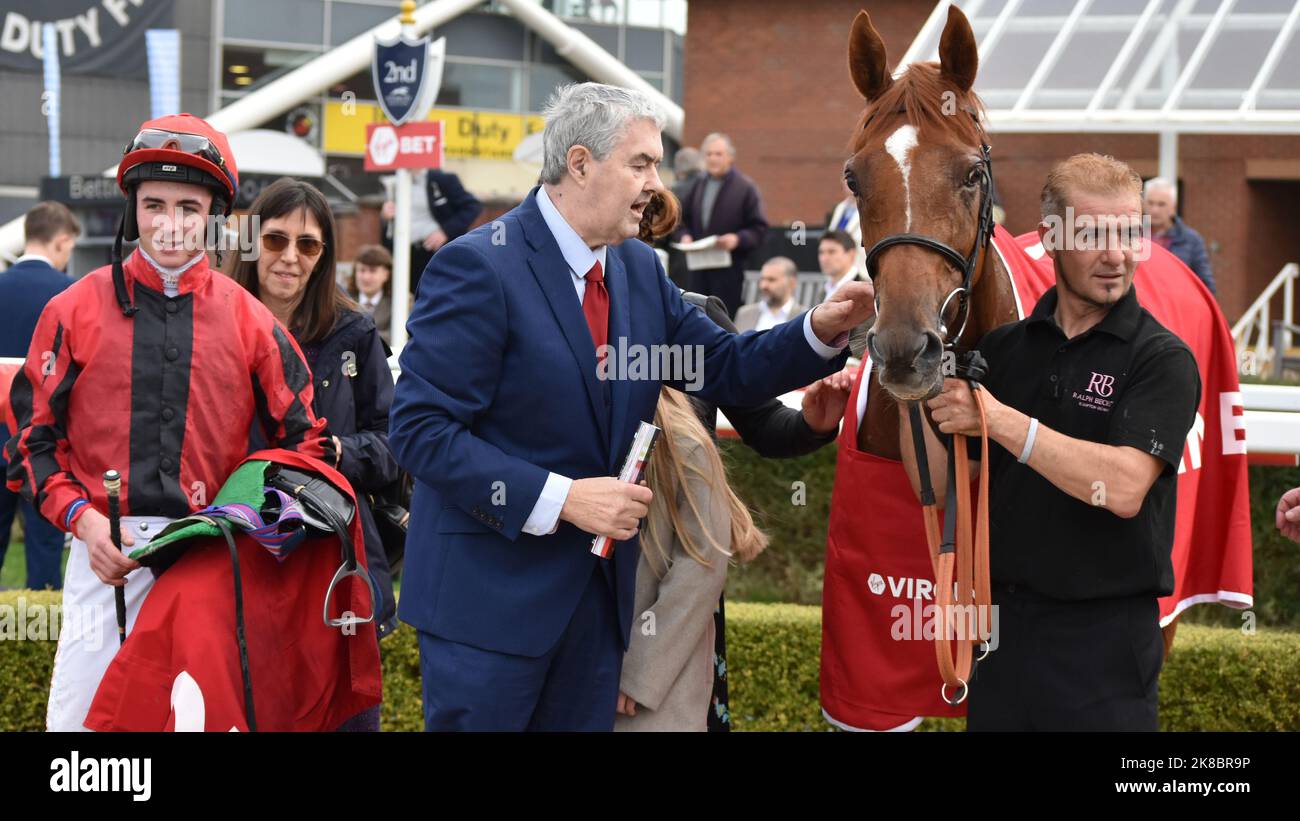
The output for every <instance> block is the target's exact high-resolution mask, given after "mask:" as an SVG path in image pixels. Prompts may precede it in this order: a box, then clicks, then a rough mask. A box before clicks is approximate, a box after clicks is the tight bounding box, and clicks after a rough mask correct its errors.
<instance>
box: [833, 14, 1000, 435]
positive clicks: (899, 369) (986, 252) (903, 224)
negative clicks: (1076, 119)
mask: <svg viewBox="0 0 1300 821" xmlns="http://www.w3.org/2000/svg"><path fill="white" fill-rule="evenodd" d="M978 65H979V54H978V51H977V48H976V43H975V35H974V34H973V33H972V31H971V27H970V23H969V22H967V20H966V16H965V15H964V14H962V12H961V10H960V9H958V8H957V7H956V6H951V7H949V9H948V23H947V25H946V26H945V27H944V30H943V36H942V37H941V39H940V41H939V62H938V64H935V63H914V64H912V65H910V66H908V68H907V70H906V72H904V73H903V74H902V76H900V77H899V78H898V79H893V78H892V77H891V76H890V74H889V70H888V68H887V67H886V55H885V44H884V41H883V40H881V38H880V35H879V34H878V33H877V32H876V30H875V28H874V27H873V26H872V25H871V19H870V17H868V15H867V13H866V12H865V11H863V12H858V16H857V19H855V20H854V21H853V29H852V33H851V34H850V36H849V69H850V72H851V74H852V77H853V82H854V84H855V85H856V86H857V88H858V91H859V92H861V93H862V96H863V97H864V98H865V99H866V103H867V106H866V110H865V111H864V112H863V114H862V118H861V120H860V121H859V123H858V129H857V133H856V135H855V136H854V139H853V143H852V151H853V156H852V157H851V158H850V159H849V161H848V162H847V163H846V164H845V172H844V173H845V180H846V181H847V183H848V185H849V188H850V189H851V190H852V191H853V193H854V194H855V195H856V196H857V200H858V214H859V216H860V222H861V225H862V244H863V246H864V247H866V248H869V249H870V248H873V246H875V245H876V243H877V242H879V241H880V240H882V239H885V238H886V237H892V236H895V235H899V234H905V235H913V236H919V237H923V238H928V239H931V240H937V241H938V242H940V243H943V244H944V245H946V246H948V247H949V248H950V249H953V250H955V251H956V252H957V254H959V255H960V256H962V257H966V256H968V255H969V254H971V253H973V252H974V249H976V248H977V244H978V240H979V236H978V234H979V223H980V210H981V206H982V205H983V202H982V199H983V198H985V197H988V196H991V192H990V190H989V185H988V184H987V183H984V181H983V175H984V174H986V173H988V169H987V167H986V165H985V156H984V153H983V148H984V146H986V145H987V144H988V136H987V135H986V134H985V133H984V129H983V126H982V125H981V123H980V121H979V117H980V114H981V112H982V107H981V105H980V102H979V99H978V98H977V97H976V96H975V94H974V93H973V92H972V91H971V86H972V85H973V84H974V82H975V72H976V69H977V67H978ZM982 183H984V184H982ZM978 256H979V257H980V259H978V260H976V265H975V271H974V276H973V277H972V281H971V282H970V293H969V294H966V295H965V296H964V300H965V302H966V304H965V305H964V306H963V305H962V304H961V303H962V301H963V297H961V296H960V295H959V296H958V298H954V299H950V298H949V297H950V296H951V295H953V293H954V291H955V290H957V289H959V288H961V286H962V285H963V272H962V271H961V270H960V269H959V268H958V267H957V265H956V262H957V260H954V259H951V258H950V257H949V256H945V255H944V254H942V253H938V252H936V250H935V249H934V248H931V247H926V246H924V245H921V244H914V243H912V242H906V243H900V244H895V245H890V246H888V247H885V248H884V249H883V250H882V251H880V252H879V253H877V254H876V255H875V258H874V259H873V260H872V261H871V264H870V273H871V275H872V281H873V282H874V284H875V287H876V300H877V315H876V321H875V324H874V325H873V326H872V329H871V332H870V334H869V336H868V350H869V351H870V353H871V357H872V363H873V368H872V372H871V383H870V385H869V390H868V393H867V409H866V412H865V413H864V414H863V421H862V424H861V425H859V428H858V447H859V448H860V449H861V450H864V451H866V452H868V453H873V454H875V455H877V456H882V457H885V458H889V459H899V458H900V453H899V441H898V431H899V421H898V401H899V400H903V401H911V400H917V399H923V398H926V397H929V396H933V395H934V394H936V393H938V392H939V390H940V388H942V386H943V377H942V375H941V372H940V363H941V359H942V354H943V351H944V345H945V343H948V342H950V341H952V342H955V345H954V347H955V349H956V350H957V351H958V352H962V351H966V350H970V349H971V348H973V347H974V346H975V344H976V343H977V342H978V341H979V340H980V338H981V337H982V336H983V335H984V334H985V333H986V332H988V331H989V330H992V329H993V328H996V327H997V326H999V325H1002V324H1005V323H1007V322H1014V321H1015V320H1016V319H1018V318H1019V317H1018V316H1017V314H1016V301H1015V294H1014V292H1013V290H1012V287H1011V278H1010V275H1009V274H1008V273H1007V270H1006V268H1005V267H1004V266H1003V264H1002V262H1001V260H1000V259H999V258H998V255H997V254H996V253H994V252H993V251H992V248H991V245H989V244H988V243H985V244H984V245H983V247H982V248H981V249H980V250H979V252H978ZM941 311H942V313H943V314H944V315H943V316H941V315H940V313H941ZM963 311H965V312H968V316H965V317H963V316H961V313H962V312H963ZM963 324H964V327H963ZM949 329H952V330H949ZM954 333H959V334H960V335H959V336H958V338H957V339H955V340H951V339H949V338H948V337H949V335H950V334H954ZM881 388H883V389H884V390H881Z"/></svg>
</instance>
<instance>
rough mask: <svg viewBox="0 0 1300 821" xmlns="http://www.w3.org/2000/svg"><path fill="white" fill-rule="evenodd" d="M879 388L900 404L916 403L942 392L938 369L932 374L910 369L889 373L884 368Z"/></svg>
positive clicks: (941, 377)
mask: <svg viewBox="0 0 1300 821" xmlns="http://www.w3.org/2000/svg"><path fill="white" fill-rule="evenodd" d="M880 386H881V387H882V388H884V389H885V390H887V391H889V393H890V394H891V395H892V396H893V397H894V398H895V399H897V400H898V401H900V402H918V401H922V400H925V399H930V398H932V397H935V396H938V395H939V392H940V391H942V390H943V375H942V374H941V373H940V372H939V369H938V368H936V369H935V371H934V373H933V374H924V373H919V372H917V371H915V370H910V369H909V370H906V371H903V372H902V373H891V372H890V370H889V368H885V369H884V370H883V371H882V372H881V374H880Z"/></svg>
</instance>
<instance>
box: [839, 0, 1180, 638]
mask: <svg viewBox="0 0 1300 821" xmlns="http://www.w3.org/2000/svg"><path fill="white" fill-rule="evenodd" d="M978 68H979V51H978V48H977V45H976V42H975V35H974V33H973V32H972V31H971V27H970V23H969V21H967V19H966V15H964V14H963V13H962V12H961V10H960V9H959V8H957V6H955V5H954V6H950V7H949V8H948V21H947V24H946V25H945V26H944V29H943V34H942V36H941V37H940V39H939V62H938V63H937V64H936V63H914V64H912V65H910V66H908V67H907V70H906V71H905V72H904V73H903V74H902V75H901V76H899V77H898V78H897V79H894V78H893V77H892V76H891V75H890V73H889V70H888V68H887V60H886V54H885V43H884V41H883V40H882V39H881V38H880V35H879V33H877V32H876V29H875V28H874V27H873V26H872V25H871V18H870V17H869V16H868V15H867V13H866V12H865V11H860V12H858V16H857V18H856V19H855V20H854V21H853V28H852V30H851V32H850V34H849V71H850V74H851V75H852V78H853V83H854V85H855V86H857V89H858V91H859V92H860V93H861V94H862V96H863V98H865V100H866V109H865V110H864V111H863V113H862V116H861V118H860V120H859V122H858V126H857V131H856V133H855V135H854V137H853V141H852V143H851V148H852V152H853V153H852V156H851V157H850V158H849V160H848V162H847V163H845V166H844V177H845V181H846V182H847V183H848V185H849V188H850V190H852V191H853V193H854V195H855V196H856V197H857V201H858V215H859V217H860V223H861V226H862V244H863V247H865V248H867V249H870V250H869V251H868V271H869V273H870V275H871V277H872V282H873V283H874V285H875V288H876V303H877V313H876V321H875V324H874V325H873V326H872V328H871V332H870V333H869V335H868V351H869V352H870V354H871V358H872V371H871V380H870V383H869V384H868V385H867V386H865V387H866V388H867V391H868V392H867V407H866V410H865V412H864V413H863V414H862V418H861V421H860V423H859V425H858V432H857V437H858V449H859V450H862V451H865V452H867V453H871V454H874V455H876V456H881V457H884V458H887V459H894V460H900V459H901V453H900V447H899V428H900V425H899V415H898V408H899V402H900V401H903V402H908V401H914V400H918V399H925V398H928V397H930V396H933V395H935V394H937V393H938V392H939V390H940V389H941V388H942V387H943V375H942V372H941V367H940V366H941V360H942V354H943V351H944V346H945V345H946V344H947V343H949V342H952V343H953V345H952V347H953V348H954V349H955V350H956V351H957V352H958V353H961V352H965V351H968V350H971V349H972V348H973V347H974V346H975V345H976V344H977V343H978V342H979V340H980V339H981V338H982V337H983V336H984V334H985V333H987V332H988V331H990V330H992V329H993V328H996V327H998V326H999V325H1003V324H1006V323H1008V322H1014V321H1016V320H1017V319H1018V318H1019V317H1018V316H1017V312H1016V299H1015V292H1014V291H1013V289H1012V285H1011V276H1010V274H1009V273H1008V272H1007V270H1006V267H1005V266H1004V265H1003V264H1002V261H1001V259H1000V258H999V256H998V255H997V253H995V252H994V251H993V250H992V246H991V244H989V243H985V244H984V245H983V247H982V248H981V246H980V245H979V241H980V236H979V234H980V231H979V228H980V215H981V206H982V205H983V204H984V203H983V201H982V200H983V198H985V197H988V196H990V187H991V186H990V184H989V183H990V182H991V173H992V172H991V169H990V168H989V167H988V165H987V154H986V152H985V148H986V146H988V135H987V134H986V133H985V131H984V128H983V126H982V124H981V122H980V116H981V114H982V112H983V107H982V105H981V104H980V101H979V98H978V97H976V95H975V94H974V92H972V91H971V87H972V86H973V85H974V83H975V74H976V70H977V69H978ZM985 175H989V176H988V177H987V179H986V178H985ZM900 235H902V237H903V238H902V239H901V241H900ZM881 240H887V242H886V243H884V244H883V245H882V246H881V247H880V248H879V249H877V247H876V246H877V244H878V243H880V242H881ZM918 240H919V241H918ZM927 241H933V242H929V244H927ZM936 245H944V246H947V249H948V251H947V252H943V251H942V250H941V249H939V248H937V247H935V246H936ZM872 251H876V253H874V254H873V253H872ZM952 252H955V253H952ZM968 254H969V255H977V256H979V257H981V259H979V260H976V262H977V264H976V265H975V266H974V271H973V273H974V276H973V277H972V278H971V279H970V282H969V285H970V289H969V293H966V294H964V295H961V296H960V297H959V298H952V297H953V296H954V293H955V292H958V291H959V289H961V288H962V286H963V285H964V284H966V283H964V281H963V280H964V277H963V272H962V270H960V266H959V263H960V262H961V261H962V260H961V259H959V258H957V257H966V256H967V255H968ZM963 300H964V301H965V305H963V304H962V302H963ZM1024 308H1025V310H1026V311H1028V310H1030V309H1031V308H1032V306H1030V305H1026V306H1024ZM963 312H964V313H963ZM950 329H951V330H950ZM954 333H955V334H956V339H955V340H954V339H950V338H949V336H950V334H954ZM882 389H883V390H882ZM1177 625H1178V622H1177V620H1175V621H1173V622H1172V623H1170V624H1169V625H1167V626H1166V627H1165V628H1164V638H1165V653H1166V655H1167V654H1168V652H1169V649H1170V647H1171V646H1172V645H1173V640H1174V633H1175V631H1176V630H1177Z"/></svg>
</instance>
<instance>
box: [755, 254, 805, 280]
mask: <svg viewBox="0 0 1300 821" xmlns="http://www.w3.org/2000/svg"><path fill="white" fill-rule="evenodd" d="M769 266H770V267H773V268H777V269H779V270H780V271H781V273H783V274H785V275H786V276H787V277H788V278H790V279H794V280H797V279H799V267H798V266H797V265H795V264H794V260H792V259H790V258H789V257H772V258H771V259H769V260H768V261H767V262H764V263H763V267H764V268H767V267H769Z"/></svg>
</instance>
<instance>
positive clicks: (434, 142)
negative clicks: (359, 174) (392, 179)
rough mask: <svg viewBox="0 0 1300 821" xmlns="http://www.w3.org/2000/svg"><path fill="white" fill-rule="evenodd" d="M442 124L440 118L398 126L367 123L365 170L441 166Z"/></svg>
mask: <svg viewBox="0 0 1300 821" xmlns="http://www.w3.org/2000/svg"><path fill="white" fill-rule="evenodd" d="M442 126H443V123H442V121H441V120H437V121H434V122H427V121H424V122H414V123H407V124H405V125H399V126H394V125H389V124H388V123H371V124H370V125H368V126H366V163H365V169H366V170H367V171H391V170H393V169H395V168H441V167H442V146H443V142H442Z"/></svg>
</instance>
